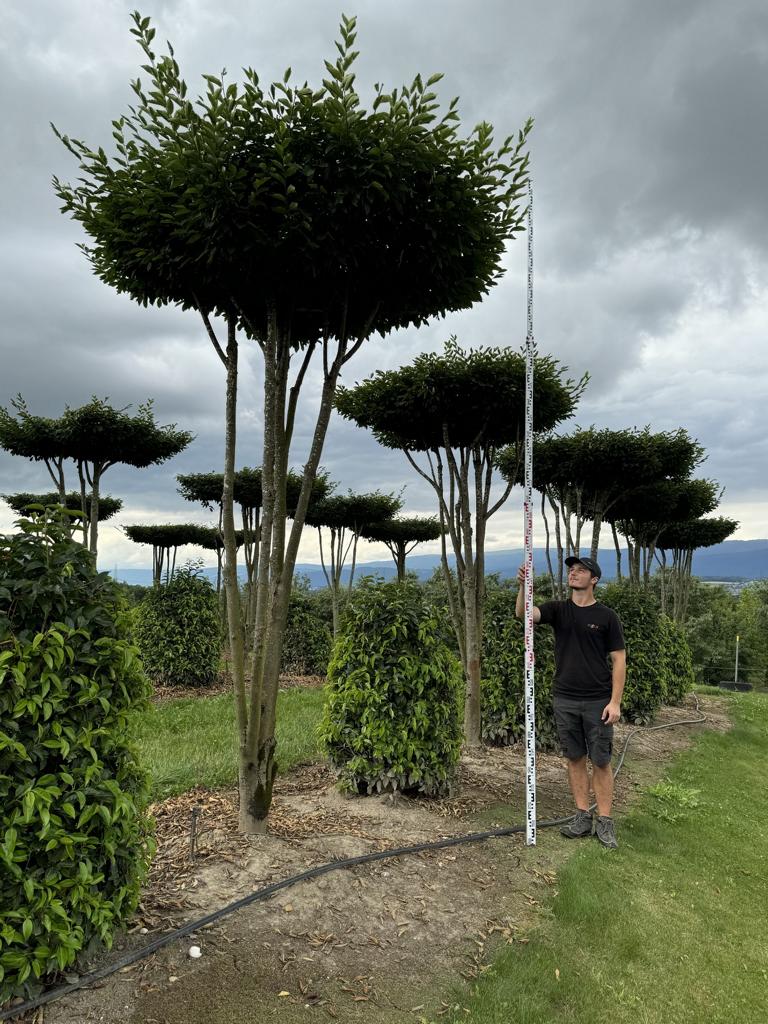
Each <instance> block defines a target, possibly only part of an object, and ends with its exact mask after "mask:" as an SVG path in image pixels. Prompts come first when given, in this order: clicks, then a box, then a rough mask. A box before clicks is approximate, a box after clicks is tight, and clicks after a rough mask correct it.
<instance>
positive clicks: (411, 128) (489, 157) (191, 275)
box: [55, 12, 531, 347]
mask: <svg viewBox="0 0 768 1024" xmlns="http://www.w3.org/2000/svg"><path fill="white" fill-rule="evenodd" d="M131 31H132V33H133V35H134V36H135V37H136V39H137V41H138V43H139V45H140V47H141V49H142V52H143V60H144V63H143V64H142V67H143V69H144V71H145V72H146V74H147V76H148V78H149V82H148V84H147V85H145V84H143V83H142V82H141V81H140V80H138V81H136V82H134V83H133V89H134V92H135V93H136V99H135V102H134V106H133V107H132V108H130V109H129V112H128V113H127V114H125V115H124V116H122V117H120V118H118V119H117V120H115V121H113V132H112V135H113V138H114V156H108V155H107V153H106V152H105V150H104V149H103V148H99V147H98V146H89V145H87V144H86V143H84V142H81V141H79V140H77V139H73V138H68V137H66V136H61V135H60V136H59V137H60V138H61V139H62V141H63V142H64V144H65V145H66V146H67V148H68V149H69V150H70V152H71V153H72V154H73V155H74V156H75V157H76V159H77V160H78V162H79V164H80V174H79V177H78V180H77V182H76V184H74V185H67V184H63V183H61V182H59V181H58V180H57V181H55V187H56V192H57V194H58V196H59V198H60V199H61V200H62V203H63V209H64V210H65V211H68V212H69V213H71V214H72V216H73V217H74V218H75V219H76V220H77V221H78V222H79V223H80V224H81V225H82V227H83V229H84V230H85V232H86V233H87V234H88V235H89V236H90V238H91V240H92V246H91V247H90V248H89V250H88V256H89V258H90V260H91V263H92V265H93V267H94V270H95V272H96V273H97V275H98V276H99V277H100V278H101V279H102V280H103V281H105V282H106V283H107V284H109V285H111V286H113V287H115V288H116V289H117V290H118V291H121V292H127V293H129V294H130V295H131V296H132V297H133V298H134V299H135V300H137V301H139V302H141V303H143V304H147V303H158V304H168V303H177V302H178V303H181V304H182V305H183V306H184V307H186V308H189V307H191V308H195V309H201V310H205V311H207V312H212V311H218V312H220V313H222V314H228V313H229V312H230V311H231V310H232V309H233V308H234V309H236V310H238V313H239V314H241V319H242V323H243V326H244V327H245V328H246V329H248V331H249V333H256V334H258V335H262V334H263V336H265V337H266V334H267V327H268V321H269V316H270V314H271V313H272V312H274V314H275V318H276V319H275V322H276V323H277V324H278V325H279V329H280V331H281V332H284V333H285V335H286V336H290V338H291V344H292V345H293V346H296V347H300V346H301V345H303V344H306V343H307V342H311V343H312V344H314V343H315V341H316V339H317V338H318V337H320V336H321V335H322V336H323V337H328V336H329V335H330V336H333V337H337V338H338V337H341V336H342V335H344V336H346V337H350V338H360V339H362V338H365V337H367V336H369V335H370V334H371V332H372V331H374V330H378V331H381V332H382V333H384V332H386V331H388V330H391V329H393V328H395V327H398V326H407V325H409V324H414V325H419V324H422V323H424V322H425V321H426V319H427V318H428V317H431V316H435V315H438V314H441V313H445V312H446V311H447V310H449V309H464V308H467V307H469V306H471V305H473V304H474V303H475V302H477V301H479V300H480V299H481V298H482V297H483V295H484V294H485V293H486V292H487V291H488V290H489V289H490V288H491V287H492V286H493V285H494V284H495V283H496V280H497V279H498V278H499V277H500V276H501V273H502V257H503V254H504V251H505V245H506V242H507V241H508V240H509V239H510V238H512V237H513V236H514V235H516V234H517V233H519V232H520V231H521V230H522V228H523V225H524V218H523V214H524V209H523V202H522V201H523V200H524V195H525V188H526V185H527V177H526V169H527V156H526V155H525V154H524V147H525V144H526V139H527V135H528V132H529V130H530V128H531V123H530V122H529V123H527V124H526V125H525V127H524V128H523V130H522V131H520V132H519V133H518V135H517V137H516V138H515V137H510V138H509V139H507V140H505V141H504V142H503V143H502V144H501V146H499V147H498V148H497V147H496V146H495V145H494V142H493V133H492V129H491V127H490V126H489V125H488V124H487V123H480V124H479V125H478V126H477V127H476V128H475V130H474V131H473V132H472V133H471V135H470V136H469V137H468V138H466V139H462V138H460V137H459V134H458V131H457V124H456V122H457V121H458V114H457V112H456V109H455V106H456V101H454V102H452V103H451V105H450V107H449V108H448V110H447V111H446V112H445V113H444V114H443V116H442V117H441V118H439V117H438V114H437V112H438V109H439V105H438V103H437V96H436V93H435V92H434V91H433V86H434V85H435V83H436V82H437V81H438V80H439V78H440V77H441V76H440V75H433V76H432V77H431V78H429V79H427V80H423V79H422V77H421V76H420V75H417V76H416V78H415V79H414V80H413V82H412V84H410V85H407V86H403V87H402V88H395V89H393V90H392V91H391V92H387V91H385V90H384V89H383V87H381V86H378V87H377V89H376V96H375V98H374V101H373V104H372V109H371V110H370V111H367V110H365V109H363V107H362V106H361V104H360V100H359V97H358V95H357V93H356V92H355V74H354V64H355V60H356V59H357V56H358V54H357V52H356V51H355V50H354V43H355V19H353V18H346V17H345V18H344V19H343V22H342V26H341V40H340V42H339V43H338V44H337V50H338V54H337V56H336V58H335V60H334V61H326V62H325V69H326V72H327V77H325V78H324V79H323V81H322V84H321V85H320V86H319V87H318V88H311V87H309V86H308V85H307V84H304V85H302V86H298V87H297V86H294V85H293V84H292V83H291V80H290V70H289V71H287V72H286V75H285V76H284V77H283V79H282V80H280V81H278V82H275V83H274V84H273V85H271V86H267V87H262V85H261V84H260V81H259V76H258V74H257V73H256V72H255V71H254V70H253V69H250V68H246V69H245V71H244V73H243V77H242V83H238V82H234V81H233V82H231V83H228V82H226V81H225V80H224V78H223V77H220V76H216V75H206V76H205V82H206V85H205V87H204V91H203V94H202V95H201V96H200V98H199V99H197V100H195V101H192V100H190V98H189V95H191V94H192V93H193V92H194V90H188V87H187V83H186V82H185V81H184V80H183V78H182V77H181V72H180V68H179V65H178V63H177V61H176V59H175V58H174V56H173V52H172V51H171V52H169V54H168V55H167V56H162V57H158V56H157V55H156V54H155V52H154V50H153V48H152V45H153V38H154V34H155V30H154V29H153V28H151V27H150V21H149V18H142V17H141V16H140V15H139V14H138V12H137V13H135V14H134V28H133V29H132V30H131ZM57 134H58V133H57ZM169 210H172V211H173V216H169V215H168V211H169ZM435 253H439V254H440V258H439V259H435Z"/></svg>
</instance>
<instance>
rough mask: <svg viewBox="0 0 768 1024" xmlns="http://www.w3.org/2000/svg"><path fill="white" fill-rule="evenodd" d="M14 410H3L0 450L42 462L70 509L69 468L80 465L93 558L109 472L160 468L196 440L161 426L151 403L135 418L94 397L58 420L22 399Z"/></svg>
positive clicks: (188, 435) (139, 408) (84, 511)
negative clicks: (66, 474) (35, 410)
mask: <svg viewBox="0 0 768 1024" xmlns="http://www.w3.org/2000/svg"><path fill="white" fill-rule="evenodd" d="M13 406H14V408H15V409H16V410H17V412H18V418H16V417H14V416H12V415H11V414H10V413H8V411H7V410H5V409H3V410H0V445H2V447H4V448H6V449H7V450H8V451H9V452H11V453H12V454H14V455H25V456H26V457H27V458H31V459H35V460H41V461H43V462H44V463H45V465H46V467H47V469H48V472H49V473H50V475H51V478H52V479H53V481H54V483H55V484H56V487H57V490H58V492H59V498H60V504H62V505H66V486H65V480H64V463H65V462H66V461H67V460H71V461H72V462H74V463H75V466H76V467H77V475H78V478H79V480H80V497H81V505H80V508H81V512H82V515H83V518H84V519H86V520H87V522H88V530H89V532H88V548H89V550H90V551H91V553H92V554H93V555H94V556H95V555H96V550H97V547H98V534H99V521H100V519H101V516H100V514H99V504H100V500H101V478H102V477H103V475H104V473H106V471H107V470H108V469H109V468H110V467H112V466H116V465H118V464H119V463H121V464H123V465H127V466H135V467H136V468H140V469H143V468H146V467H147V466H153V465H159V464H160V463H162V462H165V461H166V460H167V459H170V458H172V457H173V456H174V455H178V453H179V452H181V451H183V450H184V449H185V448H186V447H187V445H188V444H189V443H190V441H191V440H192V434H190V433H189V432H188V431H186V430H177V429H176V424H175V423H171V424H168V425H166V426H160V425H159V424H158V423H156V422H155V415H154V411H153V409H152V401H151V400H150V401H147V402H145V403H144V404H143V405H140V406H139V407H138V409H137V411H136V415H135V416H131V415H130V414H129V413H128V411H127V409H114V408H113V407H112V406H111V405H109V404H108V403H107V401H106V400H104V399H100V398H96V397H95V396H94V397H93V398H92V399H91V401H90V402H88V403H87V404H86V405H81V406H79V407H77V408H75V409H72V408H70V407H69V406H67V407H66V408H65V410H64V414H63V415H62V416H60V417H59V418H58V419H56V420H53V419H49V418H47V417H41V416H33V415H32V414H31V413H30V412H29V409H28V408H27V406H26V403H25V402H24V399H23V398H22V397H21V396H20V395H19V396H18V398H17V399H16V400H15V401H14V402H13ZM88 508H90V514H89V513H88Z"/></svg>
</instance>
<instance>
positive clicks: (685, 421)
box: [0, 0, 768, 567]
mask: <svg viewBox="0 0 768 1024" xmlns="http://www.w3.org/2000/svg"><path fill="white" fill-rule="evenodd" d="M136 3H137V0H130V3H124V2H122V0H101V2H99V3H93V2H92V0H69V2H68V3H67V4H62V3H60V2H59V0H34V2H32V3H30V2H28V0H24V2H22V0H5V2H4V3H3V14H4V17H3V22H4V26H3V27H4V31H3V34H2V38H0V95H2V98H3V132H2V135H1V137H0V146H1V147H2V167H3V173H4V178H5V181H4V186H5V187H4V188H3V189H2V190H1V192H0V217H1V222H2V231H1V232H0V302H1V303H2V313H3V315H2V321H1V324H2V328H1V330H2V334H1V336H0V345H2V354H1V359H2V361H1V362H0V366H2V373H1V374H0V404H2V405H6V406H7V405H8V403H9V401H10V399H11V398H12V397H13V395H15V394H16V393H17V392H19V391H21V392H22V393H23V394H24V396H25V398H26V399H27V400H28V403H29V405H30V407H31V409H32V410H33V411H34V412H39V413H43V414H48V415H58V414H59V413H60V412H61V411H62V409H63V407H64V405H65V403H68V404H70V405H77V404H80V403H82V402H84V401H87V400H88V398H89V397H90V395H91V394H94V393H95V394H98V395H101V396H105V395H108V396H109V397H110V399H111V400H112V401H113V402H114V403H116V404H120V405H123V404H127V403H134V404H137V403H138V402H140V401H142V400H144V399H146V398H147V397H148V396H152V397H154V399H155V403H156V410H157V415H158V418H159V419H160V421H161V422H173V421H176V422H178V423H179V424H180V425H183V426H185V427H187V428H189V429H192V430H193V431H194V432H195V433H196V435H197V437H196V440H195V442H194V443H193V444H192V445H191V447H190V448H189V450H188V451H187V452H186V453H184V454H183V455H181V456H179V457H178V458H177V459H175V460H174V461H173V462H171V463H168V464H167V465H166V466H164V467H160V468H158V469H156V470H151V471H132V470H127V469H126V470H121V469H120V468H119V467H116V468H114V469H112V470H110V472H109V475H108V476H107V478H106V479H105V487H106V490H108V491H109V492H110V493H112V494H114V495H116V496H120V497H122V498H123V501H124V503H125V508H124V511H123V513H122V516H121V519H120V521H121V522H124V523H130V522H140V521H153V520H154V521H169V520H182V519H197V520H198V521H205V519H206V515H205V513H204V512H203V511H202V510H201V511H200V512H198V511H197V510H196V509H195V508H194V506H190V505H186V504H185V503H183V502H182V500H181V499H180V498H179V496H178V495H177V494H176V492H175V480H174V477H175V474H176V473H179V472H193V471H205V470H208V469H214V468H219V466H220V465H221V462H222V454H223V415H222V413H223V398H224V393H223V392H224V380H223V369H222V367H221V364H220V363H219V361H218V359H217V357H216V356H215V354H214V353H213V351H212V349H211V347H210V345H209V343H208V342H207V340H206V339H205V338H204V336H203V332H202V330H201V327H200V325H199V324H198V322H197V321H196V319H195V318H194V316H193V315H192V314H182V313H180V312H178V311H176V310H173V309H171V310H149V311H148V310H144V309H141V308H139V307H136V306H134V305H133V304H132V303H131V302H130V301H129V300H128V299H126V298H124V297H121V296H117V295H116V294H114V293H113V292H111V291H110V290H109V289H108V288H107V287H106V286H105V285H103V284H101V283H100V282H99V281H98V280H97V279H96V278H95V277H94V276H93V275H92V273H91V271H90V268H89V265H88V264H87V262H86V260H85V258H84V257H83V256H82V255H81V254H80V252H79V250H78V249H77V248H76V243H77V242H78V241H80V240H82V239H81V235H80V233H79V229H78V227H77V226H76V225H75V224H74V223H73V222H72V221H70V220H68V219H66V218H65V217H63V216H62V215H61V214H60V213H59V212H58V201H57V200H56V197H55V196H54V194H53V190H52V188H51V183H50V182H51V176H52V175H53V174H57V175H59V176H60V177H61V178H63V179H64V180H71V179H72V178H74V177H75V176H76V167H75V164H74V160H73V159H72V158H71V157H70V156H69V154H68V153H67V152H66V151H65V150H64V149H63V147H61V145H60V144H59V143H58V142H57V141H56V139H55V138H54V137H53V135H52V133H51V131H50V128H49V122H51V121H53V122H55V124H56V125H57V126H58V127H59V128H60V129H61V130H62V131H64V132H66V133H68V134H70V135H73V136H75V137H78V138H83V139H85V140H86V141H88V142H89V143H91V144H92V145H99V144H103V145H105V147H106V146H107V144H108V142H109V140H110V121H111V120H112V119H113V118H115V117H117V116H119V115H120V114H121V113H122V112H123V111H124V110H125V109H126V107H127V105H128V104H129V103H130V102H131V98H132V93H131V91H130V88H129V82H130V80H131V79H133V78H135V77H137V74H138V67H139V64H140V55H139V51H138V48H137V47H136V45H135V43H134V41H133V38H132V37H131V36H130V34H129V27H130V23H129V14H130V11H131V10H132V9H133V8H134V7H135V6H136ZM346 8H347V13H350V14H352V13H354V14H357V16H358V48H359V49H360V50H361V58H360V61H359V65H358V85H359V88H360V91H361V92H362V93H363V94H364V95H365V94H368V93H369V91H370V89H371V86H372V84H373V83H374V82H379V81H380V82H383V83H385V84H386V85H389V86H394V85H400V84H402V83H403V82H404V81H410V79H411V78H412V77H413V75H414V74H415V73H416V72H417V71H420V72H422V73H431V72H433V71H443V72H444V73H445V79H444V81H443V83H442V84H441V90H442V93H441V94H442V95H443V96H444V97H446V98H450V97H452V96H454V95H458V96H460V97H461V104H460V111H461V114H462V119H463V123H464V125H465V126H466V128H467V130H469V129H471V127H472V126H473V125H474V124H475V123H476V122H477V121H478V120H481V119H485V120H489V121H491V122H492V123H493V124H494V126H495V127H496V129H497V136H499V137H501V136H502V135H506V134H509V133H510V132H512V131H516V130H517V128H519V127H520V126H521V124H522V123H523V122H524V120H525V119H526V118H527V117H528V116H529V115H532V116H534V117H535V118H536V127H535V129H534V132H533V135H532V140H531V144H532V166H533V173H534V182H535V217H536V224H535V228H536V332H535V333H536V337H537V341H538V344H539V347H540V349H541V350H542V351H544V352H550V353H552V354H553V355H555V356H556V357H557V358H559V359H560V360H561V361H562V362H564V363H565V364H566V365H568V366H569V367H570V368H571V370H572V372H573V373H574V374H581V372H582V371H583V370H589V371H590V373H591V375H592V381H591V384H590V386H589V389H588V391H587V393H586V395H585V397H584V399H583V400H582V403H581V407H580V409H579V412H578V415H577V417H576V420H575V421H574V422H577V423H579V424H581V425H584V426H586V425H589V424H592V423H594V424H596V425H597V426H608V427H613V428H622V427H627V426H635V425H638V426H642V425H644V424H646V423H649V424H651V426H652V427H653V428H654V429H658V430H664V429H673V428H676V427H678V426H684V427H686V428H687V429H688V430H689V431H690V432H691V433H692V434H693V435H694V436H696V437H697V438H698V439H699V440H700V441H701V443H702V444H703V445H704V446H705V447H706V449H707V451H708V453H709V457H708V460H707V462H706V463H705V465H704V467H703V468H702V471H701V472H702V473H703V474H704V475H707V476H710V477H713V478H715V479H717V480H718V481H719V482H720V483H721V484H722V485H723V486H724V487H725V496H724V500H723V503H722V507H721V510H722V512H723V513H724V514H728V515H732V516H734V517H735V518H737V519H739V520H740V522H741V524H742V525H741V528H740V530H739V532H738V534H737V535H736V536H737V537H739V538H742V539H747V538H757V537H766V536H768V484H766V477H765V469H766V467H767V466H768V440H766V437H767V434H766V430H765V427H764V420H765V410H766V408H767V407H768V346H766V344H765V340H766V331H767V329H768V308H767V307H766V296H767V294H768V288H767V287H766V267H767V266H768V204H767V203H766V194H765V193H766V181H767V180H768V123H767V121H768V103H767V102H766V97H767V96H768V7H766V5H765V3H764V0H729V2H728V3H724V2H723V0H718V2H714V0H711V2H710V0H675V2H674V3H670V2H669V0H645V2H644V3H638V2H637V0H601V2H598V0H579V2H576V3H574V2H573V0H550V2H549V3H546V4H531V3H525V4H523V3H519V2H513V0H478V2H475V3H469V2H468V0H420V2H419V3H414V2H406V0H377V2H373V0H358V3H357V4H355V5H354V6H349V5H346ZM341 10H342V7H341V6H340V5H339V3H337V2H333V3H332V2H330V0H281V3H279V4H278V3H271V4H265V3H259V2H257V0H251V2H245V0H154V2H152V0H149V2H148V3H146V4H144V5H142V6H141V11H142V13H143V14H147V15H150V16H151V17H152V19H153V22H154V24H155V25H156V27H157V30H158V36H157V42H159V41H160V40H164V39H166V38H167V39H170V40H171V41H172V42H173V44H174V47H175V50H176V55H177V57H178V59H179V62H180V64H181V67H182V71H183V73H184V75H185V77H186V79H187V81H188V83H189V84H190V86H191V87H194V88H195V90H196V87H197V84H198V83H199V81H200V79H199V76H200V74H201V73H205V72H213V73H215V72H216V71H218V70H219V69H220V68H222V67H226V68H227V69H228V72H229V74H230V75H231V76H237V75H238V74H239V69H240V68H241V67H243V66H244V65H250V66H253V67H255V68H256V69H257V70H258V71H259V73H260V75H261V78H262V81H263V80H265V79H267V80H272V78H275V77H277V76H278V75H280V74H282V71H283V69H284V68H285V67H286V66H288V65H290V66H291V67H292V68H293V71H294V77H296V78H300V79H301V80H303V79H305V78H307V79H309V80H310V82H315V83H317V82H319V80H320V78H321V77H322V74H323V64H322V61H323V58H324V57H328V56H330V55H331V53H332V51H333V41H334V39H335V38H336V29H337V23H338V21H339V16H340V12H341ZM524 258H525V253H524V241H523V239H520V240H518V241H517V242H516V243H514V244H513V245H512V246H511V247H510V250H509V252H508V254H507V259H506V264H507V267H508V273H507V275H506V277H505V278H504V280H503V282H502V283H501V284H500V285H499V286H498V287H497V288H496V289H495V290H494V291H493V292H492V294H491V295H490V296H489V297H488V298H487V299H486V300H485V302H483V303H482V305H480V306H478V307H476V308H475V309H473V310H471V311H467V312H464V313H462V314H460V315H455V316H452V317H450V318H448V319H447V320H445V321H440V322H437V323H436V324H434V325H432V326H430V327H428V328H426V329H422V330H420V331H403V332H400V333H398V334H396V335H393V336H390V337H389V338H387V339H386V340H384V341H381V340H375V341H372V342H371V343H370V344H368V345H367V346H366V347H365V348H364V349H363V350H362V351H361V352H360V353H359V354H358V356H357V357H356V358H355V359H354V360H353V361H352V362H351V363H350V364H348V368H347V375H346V380H347V382H354V381H355V380H359V379H362V378H363V377H365V376H367V375H368V374H370V373H371V372H372V371H373V370H375V369H377V368H379V367H382V368H384V367H395V366H398V365H401V364H402V363H403V362H406V361H408V360H409V359H411V358H412V357H413V356H414V355H415V354H416V353H417V352H419V351H421V350H424V349H435V348H440V347H441V346H442V343H443V341H444V340H445V338H446V337H447V336H448V335H449V334H451V333H456V334H457V335H458V337H459V340H460V341H461V342H462V343H463V344H464V345H465V346H467V345H480V344H483V345H512V346H514V347H515V348H517V347H518V346H519V345H520V344H521V342H522V340H523V337H524V333H525V308H524ZM311 412H312V409H311V402H310V407H309V408H307V409H306V411H305V419H304V423H305V425H306V424H307V423H308V422H309V417H310V416H311ZM259 414H260V396H259V365H258V362H257V360H256V357H255V353H252V354H251V356H250V357H249V361H248V367H247V369H246V372H245V373H244V375H243V385H242V392H241V414H240V416H241V422H240V448H239V453H238V462H239V463H240V464H251V465H253V464H258V463H259V462H260V450H259V442H260V432H259ZM305 429H306V427H305ZM301 434H302V432H301V431H300V435H301ZM305 437H306V434H304V435H303V436H299V438H298V440H297V445H296V451H295V457H294V460H293V461H294V464H295V465H301V464H302V463H303V461H304V449H303V447H302V445H301V441H302V439H305ZM323 462H324V464H325V466H326V467H327V468H328V469H329V470H330V473H331V477H332V478H333V479H334V480H336V481H337V482H338V484H339V487H340V488H341V489H346V488H348V487H351V488H354V489H355V490H367V489H373V488H376V487H379V488H381V489H383V490H398V491H399V490H400V489H401V487H402V486H403V485H404V484H407V488H406V490H405V502H406V509H407V510H408V511H409V512H413V513H431V512H432V511H433V501H432V497H431V495H430V493H429V492H428V490H427V489H426V488H425V486H424V485H422V484H420V482H419V481H418V480H417V478H416V477H415V474H413V472H412V471H411V470H409V468H408V466H407V464H406V463H405V460H404V459H403V458H402V457H401V456H399V455H398V454H396V453H391V452H384V451H382V450H381V449H379V448H378V446H377V445H376V444H375V442H374V441H373V440H372V439H371V438H370V437H369V436H368V435H366V434H363V433H362V432H361V431H359V430H358V429H357V428H355V427H353V426H351V425H350V424H347V423H344V422H342V421H340V420H338V419H334V420H333V421H332V424H331V428H330V431H329V436H328V440H327V443H326V449H325V455H324V459H323ZM72 482H73V483H74V480H73V481H72ZM47 484H48V481H47V479H46V474H45V470H44V468H41V467H40V466H36V465H32V464H29V463H27V462H25V461H24V460H20V459H14V458H11V457H9V456H6V455H4V454H0V492H8V491H17V490H36V489H41V488H44V487H47ZM12 518H13V516H12V514H11V513H10V511H9V509H8V508H7V506H5V505H4V504H2V503H0V530H2V529H7V528H8V527H9V526H10V524H11V522H12ZM521 535H522V515H521V508H520V495H519V494H516V495H513V497H512V499H511V500H510V502H509V504H508V505H507V507H506V508H505V510H504V511H503V512H502V513H499V515H498V517H497V518H496V519H495V520H494V522H493V524H492V529H491V530H490V532H489V544H490V546H492V547H496V548H503V547H510V546H513V545H518V544H519V543H521ZM606 540H608V538H606ZM424 550H429V548H428V547H425V548H424ZM316 552H317V548H316V543H315V540H314V537H312V536H310V535H309V534H308V535H307V537H306V539H305V542H304V543H303V545H302V549H301V551H300V554H299V558H300V560H306V561H315V560H317V553H316ZM148 554H149V552H148V551H145V550H144V549H141V548H136V547H134V545H132V544H131V543H130V542H129V541H128V540H127V539H125V538H124V536H123V535H122V534H121V533H120V532H119V531H118V530H116V529H113V528H111V527H109V526H106V525H105V527H104V528H103V539H102V542H101V557H100V562H101V563H102V564H103V565H104V566H105V567H112V566H113V565H115V564H119V565H121V566H128V565H147V564H149V558H148ZM362 557H363V558H364V559H369V558H379V557H386V549H384V548H383V547H381V546H377V545H368V546H367V547H366V549H365V550H364V551H363V552H362Z"/></svg>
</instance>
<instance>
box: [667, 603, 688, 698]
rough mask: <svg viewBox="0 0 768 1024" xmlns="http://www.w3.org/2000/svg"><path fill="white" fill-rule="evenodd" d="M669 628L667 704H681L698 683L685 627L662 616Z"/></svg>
mask: <svg viewBox="0 0 768 1024" xmlns="http://www.w3.org/2000/svg"><path fill="white" fill-rule="evenodd" d="M662 619H663V620H664V621H665V623H666V628H667V664H666V668H667V697H666V699H667V703H668V704H680V703H681V702H682V700H683V697H685V695H686V693H689V692H690V691H691V690H692V689H693V687H694V684H695V682H696V676H695V673H694V671H693V659H692V657H691V648H690V647H689V646H688V640H687V638H686V635H685V630H684V629H683V627H682V626H681V625H680V624H679V623H677V622H674V621H673V620H672V619H670V618H667V616H662Z"/></svg>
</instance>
